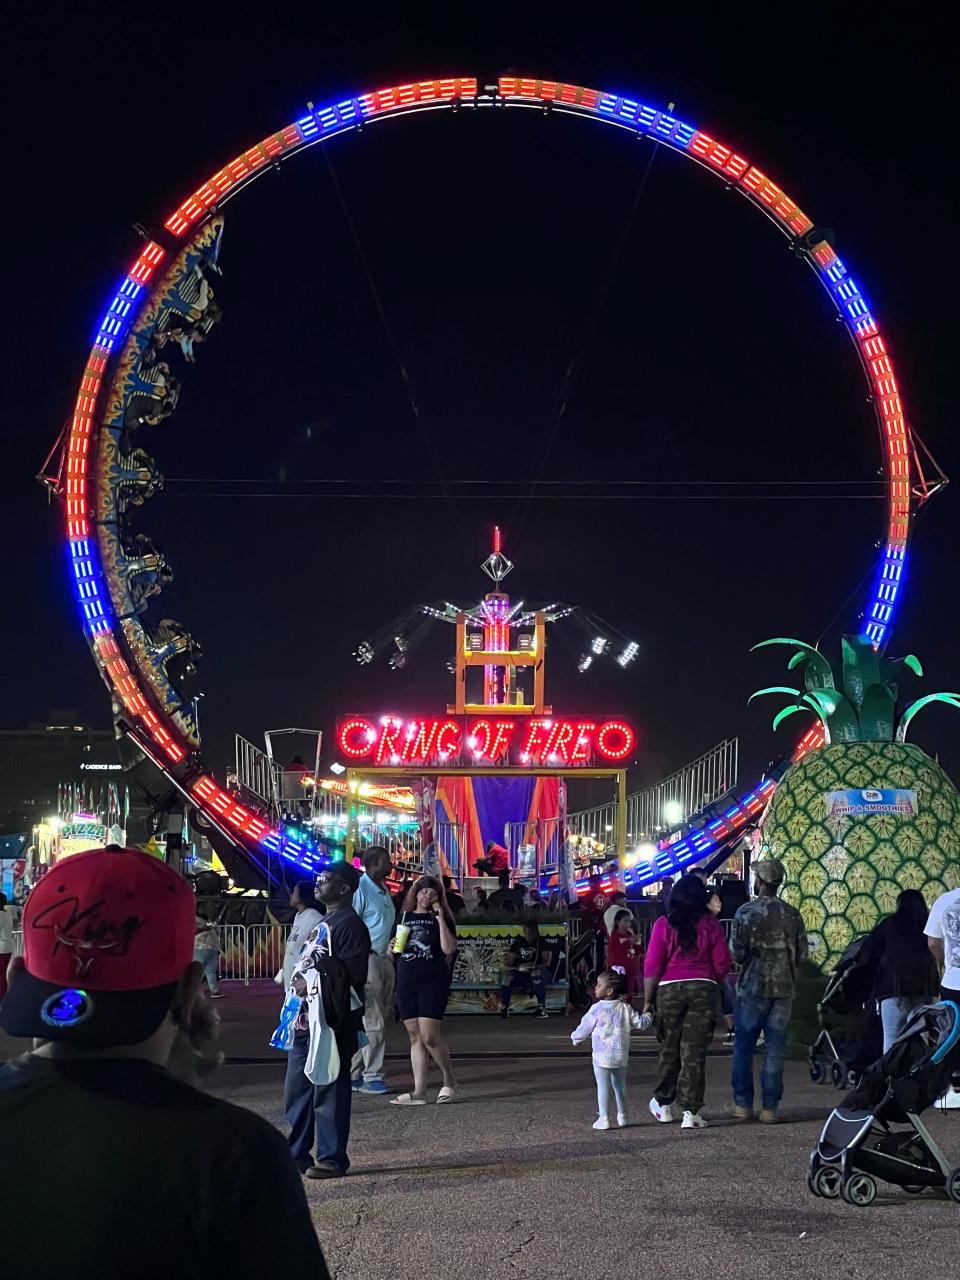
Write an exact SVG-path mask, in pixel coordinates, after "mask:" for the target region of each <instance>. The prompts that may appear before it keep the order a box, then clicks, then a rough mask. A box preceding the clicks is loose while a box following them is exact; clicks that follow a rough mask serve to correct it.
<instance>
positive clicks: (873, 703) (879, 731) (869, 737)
mask: <svg viewBox="0 0 960 1280" xmlns="http://www.w3.org/2000/svg"><path fill="white" fill-rule="evenodd" d="M895 710H896V697H895V695H894V693H893V691H892V690H891V688H890V685H889V684H872V685H870V686H869V687H868V688H867V689H866V690H865V691H864V694H863V701H862V702H861V704H860V740H861V742H892V741H893V721H894V712H895Z"/></svg>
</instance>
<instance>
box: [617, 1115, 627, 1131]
mask: <svg viewBox="0 0 960 1280" xmlns="http://www.w3.org/2000/svg"><path fill="white" fill-rule="evenodd" d="M629 1123H630V1121H629V1120H628V1119H627V1117H626V1116H625V1115H624V1114H623V1112H622V1111H621V1112H619V1113H618V1114H617V1124H618V1125H619V1126H620V1128H621V1129H626V1127H627V1125H628V1124H629Z"/></svg>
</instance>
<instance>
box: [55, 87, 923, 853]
mask: <svg viewBox="0 0 960 1280" xmlns="http://www.w3.org/2000/svg"><path fill="white" fill-rule="evenodd" d="M499 91H500V93H501V95H503V96H505V97H511V96H512V97H517V98H523V99H527V100H534V101H536V100H539V101H541V102H543V103H545V104H550V103H554V104H558V105H559V106H561V107H567V108H572V109H574V110H576V109H579V110H582V111H584V112H590V113H592V114H593V116H594V118H597V119H606V120H612V119H613V117H612V116H611V115H609V114H604V113H605V110H606V111H609V110H611V104H627V105H629V106H631V107H632V109H633V111H634V114H635V118H636V127H637V128H638V130H640V129H642V128H647V129H648V132H650V134H651V136H655V137H656V138H657V139H658V140H659V141H663V142H667V143H668V144H669V145H671V146H674V147H676V148H677V149H682V150H686V151H687V153H688V154H690V155H691V156H693V157H694V158H695V159H697V160H698V161H699V162H701V163H703V164H704V165H705V166H708V167H710V168H712V169H713V170H715V171H716V172H718V173H719V174H720V175H721V176H722V177H724V178H726V179H728V180H729V181H730V182H732V183H733V184H734V185H736V186H737V187H738V188H739V189H741V190H742V191H743V192H744V193H746V194H747V195H749V197H750V198H751V199H752V200H754V201H755V202H756V203H757V204H758V205H760V206H762V207H763V208H764V210H765V211H767V212H768V213H769V214H770V215H771V216H772V217H773V218H774V219H775V220H776V221H777V222H778V223H779V224H780V225H781V226H782V227H783V228H785V229H786V230H788V231H789V232H790V233H791V234H792V235H806V234H807V232H809V231H810V230H811V229H812V226H813V223H812V221H811V219H810V218H808V217H807V215H806V214H805V213H803V211H802V210H800V209H799V208H798V207H797V205H796V204H795V203H794V202H793V201H792V200H791V199H790V197H789V196H787V195H786V193H785V192H784V191H783V190H782V188H780V187H779V186H778V185H777V184H776V183H775V182H773V180H772V179H770V178H769V177H768V176H767V175H766V174H765V173H763V172H762V171H761V170H759V169H757V168H756V166H753V165H751V164H750V162H749V161H748V160H747V159H746V157H744V156H742V155H740V154H739V153H737V152H735V151H733V150H731V149H730V148H728V147H726V146H724V144H723V143H721V142H718V141H717V140H716V139H715V138H712V137H711V136H710V135H709V134H706V133H704V132H703V131H701V130H695V129H693V128H692V126H689V125H685V124H684V123H683V122H682V121H678V120H676V119H675V118H674V117H672V116H668V115H665V114H664V113H662V112H658V111H656V110H655V109H653V108H643V112H644V113H645V114H644V115H643V119H642V121H641V119H640V114H639V113H640V105H639V104H638V103H628V102H627V100H625V99H618V98H614V97H613V96H612V95H609V94H606V93H601V92H599V91H597V90H594V89H588V88H585V87H583V86H577V85H571V84H566V83H564V82H561V81H551V80H539V79H534V78H518V77H501V79H500V82H499ZM477 92H478V90H477V81H476V79H474V78H469V77H464V78H456V77H454V78H447V79H439V80H428V81H421V82H418V83H411V84H404V85H398V86H395V87H393V88H387V89H380V90H377V91H375V92H373V93H367V94H363V95H361V96H360V97H359V98H354V99H350V100H349V101H348V102H345V103H341V104H339V105H333V106H331V107H328V108H324V109H322V110H321V111H319V112H317V113H315V116H314V117H313V118H311V117H305V118H304V120H303V121H301V122H298V123H295V124H293V125H290V126H287V128H285V129H282V130H280V131H278V132H277V133H274V134H271V135H269V136H268V137H267V138H266V139H264V140H263V141H262V142H260V143H258V144H257V145H256V146H254V147H252V148H250V149H248V150H247V151H245V152H244V153H243V154H242V155H240V156H238V157H236V158H235V159H234V160H233V161H231V162H230V163H229V164H228V165H226V166H225V167H224V168H223V169H221V170H219V171H218V172H217V173H216V174H214V175H213V177H212V178H210V179H209V180H208V181H207V182H206V183H204V184H203V186H201V187H200V188H198V189H197V191H195V192H194V193H193V194H192V195H191V196H190V197H188V199H187V200H186V201H185V202H184V203H183V204H182V205H181V206H180V207H179V209H178V210H177V211H176V213H174V214H173V215H171V217H170V218H169V219H168V220H167V223H166V224H165V226H166V229H167V231H168V232H170V233H171V234H172V235H174V236H181V235H183V234H184V232H186V231H187V230H188V229H189V228H190V227H192V226H193V225H195V224H196V223H197V222H198V221H199V220H200V219H202V218H203V217H204V216H206V214H207V213H209V212H210V211H211V210H212V209H213V208H214V207H215V205H216V204H217V202H218V201H220V200H222V199H223V198H224V197H225V196H226V195H228V194H229V193H231V192H233V191H235V190H236V189H237V188H238V187H239V186H240V185H241V184H242V183H244V182H245V181H247V180H248V179H249V178H250V177H251V176H253V175H255V174H257V173H259V172H262V171H263V170H264V169H265V168H266V167H268V165H270V164H275V163H276V162H277V161H278V160H279V159H282V158H285V157H286V156H288V155H290V154H292V153H293V152H294V151H296V150H298V149H300V148H301V147H303V146H305V145H309V144H310V143H311V142H312V141H316V140H318V139H319V138H320V137H322V136H324V134H323V130H324V129H327V130H329V129H332V128H333V127H334V126H336V131H339V129H341V128H344V127H349V126H351V125H355V124H359V123H362V121H363V119H365V118H367V119H369V118H371V117H373V116H377V115H385V114H389V113H396V112H403V111H405V110H411V109H417V108H418V107H421V106H429V105H430V104H431V103H437V104H440V103H446V104H448V105H454V103H455V100H456V99H458V98H476V97H477ZM650 121H652V122H653V125H652V126H651V125H650V124H649V122H650ZM616 122H617V123H622V124H627V125H629V120H628V119H627V117H626V116H622V117H621V118H620V119H619V120H617V121H616ZM301 124H302V125H303V128H301V127H300V125H301ZM321 125H322V128H321ZM654 129H655V132H654ZM164 256H165V253H164V250H163V248H162V247H161V246H160V245H158V244H156V243H151V244H149V245H148V246H147V247H146V248H145V249H144V250H143V252H142V253H141V254H140V256H139V257H138V259H137V261H136V262H135V263H134V266H133V267H132V268H131V270H130V271H129V273H128V281H126V282H125V284H129V285H130V288H122V289H121V292H120V293H119V294H118V296H117V298H116V299H115V302H114V304H113V305H112V306H111V309H110V312H109V313H108V316H111V317H112V316H113V315H114V314H115V315H116V317H117V318H116V319H115V320H114V319H110V323H109V327H107V328H105V330H104V332H103V333H102V334H101V336H102V337H103V338H104V342H103V344H99V343H98V344H97V345H95V346H94V348H93V350H92V351H91V353H90V357H89V358H88V361H87V366H86V369H85V371H84V375H83V379H82V381H81V386H80V390H79V394H78V397H77V402H76V406H75V411H74V417H73V421H72V424H71V430H70V435H69V439H68V445H67V456H66V466H65V472H66V477H65V485H64V488H65V499H66V502H65V506H66V521H67V533H68V538H69V539H70V541H71V543H73V544H76V543H78V542H82V541H83V540H85V539H87V538H88V537H89V535H90V528H91V522H90V505H91V499H90V494H89V492H88V486H87V476H88V468H89V449H90V437H91V434H92V429H93V421H94V415H95V413H96V407H97V402H98V397H99V394H100V392H101V388H102V379H103V376H104V372H105V369H106V364H107V361H108V359H109V356H110V354H111V350H112V347H113V341H112V338H113V335H114V333H116V332H117V329H118V328H122V325H123V322H124V320H125V319H127V320H128V318H129V317H130V316H131V315H132V314H135V313H136V311H137V310H138V309H139V307H140V306H141V305H142V302H143V299H140V298H138V294H139V292H140V290H141V289H142V288H143V286H145V285H146V284H147V283H148V282H149V281H150V279H151V277H152V275H153V273H154V271H155V269H156V267H157V266H158V265H159V264H160V262H161V261H162V260H163V258H164ZM810 256H811V258H812V260H813V261H814V262H815V263H816V265H817V266H818V268H819V269H820V270H821V272H822V273H824V274H826V273H827V272H829V271H830V270H831V269H832V270H833V273H834V274H833V275H832V276H831V279H833V280H834V281H835V282H836V281H838V280H839V281H840V283H838V284H836V287H835V288H834V290H833V293H834V296H835V297H836V298H837V299H838V303H839V301H840V300H842V299H843V298H844V297H846V296H848V295H846V294H844V292H843V289H844V287H845V281H844V277H845V268H844V267H843V264H842V263H841V262H840V260H839V259H838V258H837V255H836V253H835V252H834V250H833V249H832V248H831V246H830V245H829V244H827V243H826V242H822V243H820V244H818V245H815V246H813V248H812V249H811V250H810ZM134 286H136V287H134ZM848 287H849V291H850V294H852V295H857V290H856V286H855V285H854V284H853V282H852V281H849V286H848ZM857 301H859V302H862V299H859V297H858V295H857ZM863 306H864V315H863V318H861V319H858V318H857V317H856V314H855V311H854V309H853V307H852V306H848V307H847V314H848V315H850V316H851V317H852V320H851V321H848V323H850V324H851V328H852V329H853V331H854V332H855V334H856V336H857V338H858V342H859V344H860V347H861V350H862V353H863V356H864V360H865V362H866V366H867V370H868V374H869V378H870V381H871V384H872V387H873V390H874V393H875V399H876V403H877V406H878V410H879V413H880V417H881V421H882V424H883V428H884V434H885V437H886V451H887V456H886V461H887V472H888V489H889V493H890V522H889V530H888V552H890V551H891V550H892V551H893V554H894V556H896V554H897V550H898V549H899V552H900V554H901V556H902V551H903V549H904V548H905V545H906V540H907V535H908V533H909V524H910V515H911V511H910V456H911V455H910V441H909V432H908V429H907V425H906V422H905V419H904V414H903V406H902V403H901V400H900V395H899V390H898V387H897V383H896V379H895V375H894V373H893V369H892V365H891V362H890V359H889V355H888V353H887V351H886V348H885V346H884V343H883V340H882V338H881V337H880V335H879V333H878V331H877V326H876V324H875V323H874V321H873V319H872V317H871V316H870V315H869V313H868V312H866V309H865V304H863ZM73 550H74V552H75V554H74V559H73V563H74V566H75V572H76V576H77V581H78V582H79V583H80V587H81V591H82V593H83V595H82V600H84V601H87V602H89V601H90V600H91V599H93V600H94V601H95V606H96V607H95V609H94V610H93V612H91V607H90V606H89V603H85V604H84V609H85V612H86V617H87V626H88V629H89V631H90V633H91V638H92V640H93V641H94V647H95V650H96V651H97V656H98V658H101V654H100V649H101V648H103V647H104V644H105V642H107V641H110V642H113V635H112V632H111V623H110V618H109V616H107V615H106V614H104V613H103V609H102V603H101V602H100V601H99V599H98V596H97V583H96V581H95V579H94V574H93V562H92V560H91V558H90V553H88V552H87V550H86V548H83V549H78V548H76V546H74V548H73ZM888 558H889V557H888ZM897 573H898V564H897V563H893V567H892V568H891V569H890V577H891V583H892V585H891V586H890V588H889V589H886V588H885V590H889V592H890V594H889V595H884V594H883V593H881V595H880V597H879V598H880V600H881V601H883V600H886V599H888V600H890V601H891V607H890V608H889V609H887V610H886V613H885V616H884V617H883V618H881V619H879V624H880V625H882V627H883V629H884V632H885V631H886V629H887V627H888V626H889V615H890V613H891V612H892V602H893V601H894V600H895V598H896V590H897ZM886 575H887V568H886V567H885V568H884V576H885V577H886ZM91 589H92V592H93V594H92V596H91V595H90V594H89V592H90V591H91ZM97 609H99V610H100V612H99V613H97V612H96V610H97ZM113 644H114V651H113V652H111V653H107V652H106V651H105V652H104V655H103V656H102V665H103V670H104V671H105V672H106V674H107V676H108V679H109V680H110V683H111V686H112V687H113V688H114V689H115V691H116V693H117V696H118V697H119V698H120V700H121V702H122V703H123V705H124V707H125V709H126V710H127V711H128V713H129V714H130V715H135V716H136V717H137V718H138V719H139V720H140V721H141V722H142V723H143V724H144V726H145V728H146V729H147V731H148V733H149V735H150V737H151V738H152V740H153V741H154V742H156V743H157V744H158V745H160V746H161V748H162V749H163V751H164V753H165V754H166V755H167V757H168V758H169V759H170V760H172V761H178V760H180V759H182V758H183V756H184V755H185V752H184V749H183V747H182V746H181V745H180V743H178V742H177V740H176V738H175V737H174V736H173V735H172V734H171V733H170V732H169V731H168V729H167V728H166V726H165V725H164V724H163V723H162V722H161V719H160V717H159V716H158V714H157V713H156V712H154V711H153V709H152V708H151V707H150V705H149V704H148V703H147V701H146V699H145V698H144V697H143V695H142V693H140V691H139V689H138V687H137V684H136V681H135V678H134V676H133V674H132V672H131V671H130V669H129V667H128V666H127V664H126V662H125V661H124V660H123V658H122V657H121V656H120V653H119V649H117V647H116V644H115V642H113ZM594 728H595V726H593V725H591V726H590V729H591V730H593V729H594ZM418 732H422V726H421V729H420V730H418ZM415 740H416V738H415ZM435 741H436V739H435ZM448 745H449V744H448ZM548 745H549V746H551V747H552V749H553V752H554V754H557V755H558V756H559V757H560V758H561V759H562V758H563V752H564V750H568V751H570V752H571V757H572V758H573V759H578V758H581V754H582V751H583V749H584V743H583V741H582V734H579V735H578V736H577V737H576V741H574V742H570V741H567V740H566V736H565V734H564V732H563V731H562V730H560V729H558V728H554V729H553V730H551V733H550V738H549V739H548ZM820 745H822V735H820V734H819V730H811V731H810V732H809V733H808V734H807V735H805V737H804V738H803V739H801V741H800V743H799V744H798V746H797V749H796V752H795V755H794V758H795V759H798V758H800V757H801V756H802V755H803V754H806V753H807V752H808V751H810V750H815V749H816V748H817V747H819V746H820ZM355 758H361V753H359V752H358V753H356V757H355ZM214 785H215V784H214ZM770 788H771V789H772V784H770ZM767 789H768V785H767V784H763V785H762V786H761V787H760V788H758V789H757V792H758V794H763V793H764V792H765V791H766V790H767ZM217 797H218V804H223V803H232V802H231V801H230V800H229V797H226V793H224V792H220V791H217ZM221 797H226V799H225V800H223V799H220V798H221ZM753 803H754V804H756V803H757V801H756V799H754V802H753ZM217 811H218V812H219V809H218V810H217ZM233 811H234V812H235V816H236V818H237V822H235V823H234V825H238V824H239V823H242V822H245V821H247V818H248V817H250V815H246V811H244V810H243V809H242V807H241V806H236V807H235V809H234V810H233ZM259 821H260V820H259V819H253V822H254V826H256V824H257V823H259ZM238 829H242V827H240V826H239V825H238Z"/></svg>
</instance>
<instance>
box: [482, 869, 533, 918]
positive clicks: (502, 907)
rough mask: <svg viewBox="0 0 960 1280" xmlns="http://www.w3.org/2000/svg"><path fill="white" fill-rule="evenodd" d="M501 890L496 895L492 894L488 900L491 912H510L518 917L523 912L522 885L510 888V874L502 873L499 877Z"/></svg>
mask: <svg viewBox="0 0 960 1280" xmlns="http://www.w3.org/2000/svg"><path fill="white" fill-rule="evenodd" d="M497 883H498V884H499V886H500V887H499V889H497V890H496V892H495V893H491V895H490V897H489V898H488V899H487V906H488V907H489V909H490V910H491V911H508V912H510V913H511V914H512V915H516V914H517V913H518V912H520V911H522V910H523V895H524V890H523V887H522V886H521V885H515V886H514V887H513V888H512V889H511V887H510V872H509V871H501V872H500V874H499V875H498V876H497Z"/></svg>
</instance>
